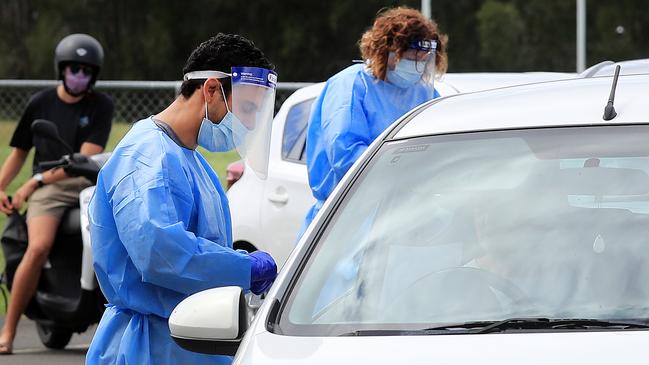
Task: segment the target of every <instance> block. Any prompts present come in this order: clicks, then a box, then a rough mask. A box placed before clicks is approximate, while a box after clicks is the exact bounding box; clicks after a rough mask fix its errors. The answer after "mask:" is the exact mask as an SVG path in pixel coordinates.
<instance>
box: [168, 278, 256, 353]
mask: <svg viewBox="0 0 649 365" xmlns="http://www.w3.org/2000/svg"><path fill="white" fill-rule="evenodd" d="M248 324H249V320H248V310H247V307H246V301H245V299H244V296H243V290H241V288H240V287H237V286H228V287H223V288H214V289H208V290H205V291H202V292H199V293H196V294H194V295H191V296H190V297H188V298H186V299H185V300H183V301H182V302H180V304H178V305H177V306H176V308H174V310H173V312H172V313H171V316H170V317H169V330H170V331H171V337H172V338H173V339H174V341H176V343H177V344H178V345H180V347H182V348H184V349H186V350H189V351H193V352H200V353H205V354H213V355H229V356H232V355H234V354H235V353H236V352H237V349H238V347H239V343H240V342H241V338H242V337H243V334H244V333H245V332H246V330H247V329H248Z"/></svg>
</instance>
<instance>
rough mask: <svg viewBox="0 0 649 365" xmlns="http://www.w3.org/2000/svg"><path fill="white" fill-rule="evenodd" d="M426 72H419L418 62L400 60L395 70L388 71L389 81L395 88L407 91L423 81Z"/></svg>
mask: <svg viewBox="0 0 649 365" xmlns="http://www.w3.org/2000/svg"><path fill="white" fill-rule="evenodd" d="M423 74H424V70H423V69H422V70H421V71H417V61H412V60H407V59H400V60H399V62H397V64H396V66H395V67H394V70H388V73H387V80H388V81H389V82H390V83H391V84H393V85H394V86H397V87H400V88H402V89H407V88H409V87H411V86H413V85H414V84H416V83H417V82H419V80H421V76H422V75H423Z"/></svg>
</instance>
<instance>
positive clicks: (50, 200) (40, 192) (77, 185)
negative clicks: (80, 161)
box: [27, 177, 92, 220]
mask: <svg viewBox="0 0 649 365" xmlns="http://www.w3.org/2000/svg"><path fill="white" fill-rule="evenodd" d="M91 185H92V183H91V182H90V180H88V179H86V178H85V177H72V178H69V179H65V180H61V181H57V182H55V183H54V184H48V185H45V186H43V187H41V188H38V189H36V191H34V192H33V193H32V196H31V197H30V198H29V206H28V208H27V220H29V218H32V217H36V216H39V215H49V216H54V217H56V218H59V219H61V217H63V214H64V213H65V210H66V209H67V208H70V207H78V206H79V193H80V192H81V190H83V189H85V188H87V187H88V186H91Z"/></svg>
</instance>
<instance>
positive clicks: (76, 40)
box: [54, 33, 104, 88]
mask: <svg viewBox="0 0 649 365" xmlns="http://www.w3.org/2000/svg"><path fill="white" fill-rule="evenodd" d="M68 63H82V64H85V65H88V66H91V67H92V68H93V69H94V70H95V72H94V73H93V76H92V79H91V80H90V85H89V87H90V88H92V86H93V85H94V84H95V81H96V80H97V76H98V75H99V71H100V70H101V66H102V64H103V63H104V49H103V48H102V47H101V44H100V43H99V42H98V41H97V40H96V39H95V38H93V37H91V36H89V35H87V34H81V33H75V34H70V35H68V36H66V37H65V38H63V39H61V41H60V42H59V44H58V45H57V46H56V50H55V51H54V70H55V72H56V74H57V78H58V79H59V80H62V79H63V69H64V68H65V65H66V64H68Z"/></svg>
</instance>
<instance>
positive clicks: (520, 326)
mask: <svg viewBox="0 0 649 365" xmlns="http://www.w3.org/2000/svg"><path fill="white" fill-rule="evenodd" d="M603 328H606V329H638V328H649V322H638V321H633V320H630V321H627V320H620V321H616V320H601V319H590V318H565V319H564V318H562V319H549V318H509V319H505V320H502V321H499V322H494V323H492V324H490V325H487V326H485V327H483V328H479V329H477V330H476V331H472V332H471V333H474V334H481V333H493V332H501V331H506V330H510V329H517V330H529V329H532V330H533V329H603Z"/></svg>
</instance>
